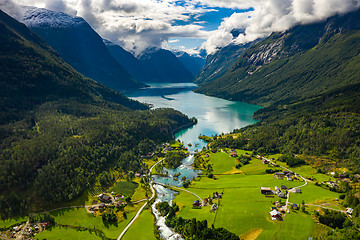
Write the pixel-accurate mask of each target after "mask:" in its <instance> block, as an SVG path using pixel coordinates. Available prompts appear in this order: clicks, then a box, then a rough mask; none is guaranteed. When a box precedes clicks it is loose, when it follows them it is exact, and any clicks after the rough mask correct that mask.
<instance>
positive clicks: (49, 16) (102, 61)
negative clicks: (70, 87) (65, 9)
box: [23, 7, 201, 90]
mask: <svg viewBox="0 0 360 240" xmlns="http://www.w3.org/2000/svg"><path fill="white" fill-rule="evenodd" d="M25 9H26V11H25V16H24V18H23V22H24V23H25V24H26V25H27V26H28V27H29V28H30V29H31V30H33V31H34V32H36V33H37V34H39V35H40V36H41V37H42V38H43V39H44V40H45V41H46V42H47V43H48V44H49V45H50V46H51V47H52V48H54V49H55V50H56V51H57V52H58V53H59V54H60V56H61V57H62V58H63V59H64V60H65V61H66V62H67V63H69V64H70V65H71V66H73V67H74V68H75V69H76V70H77V71H79V72H80V73H82V74H84V75H85V76H87V77H89V78H92V79H94V80H95V81H97V82H99V83H102V84H104V85H106V86H108V87H111V88H113V89H115V90H125V89H129V88H139V87H144V84H141V83H140V82H192V81H193V80H194V75H193V74H192V73H191V72H190V71H189V70H188V69H187V68H185V67H184V65H183V63H182V62H181V61H179V59H177V58H176V57H175V55H174V54H173V53H171V52H170V51H168V50H164V49H148V50H147V51H145V52H144V53H142V54H141V56H140V57H139V59H137V58H136V57H135V56H134V55H132V54H131V53H130V52H128V51H126V50H125V49H123V48H122V47H121V46H119V45H116V44H114V43H112V42H110V41H108V40H103V39H102V38H101V37H100V36H99V34H97V33H96V32H95V31H94V30H93V29H92V28H91V27H90V25H89V24H88V23H87V22H86V21H85V20H84V19H82V18H80V17H74V16H70V15H68V14H65V13H62V12H56V11H51V10H47V9H43V8H35V7H26V8H25ZM189 59H190V60H191V58H190V57H189V58H188V59H187V60H185V61H183V62H184V63H187V62H188V61H189ZM196 64H198V63H196ZM193 65H194V64H192V63H191V64H190V65H189V64H188V65H187V66H193ZM200 68H201V66H200V65H199V64H198V66H197V69H196V70H194V71H198V70H200ZM194 74H195V72H194Z"/></svg>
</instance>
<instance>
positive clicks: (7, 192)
mask: <svg viewBox="0 0 360 240" xmlns="http://www.w3.org/2000/svg"><path fill="white" fill-rule="evenodd" d="M0 29H1V34H0V56H1V61H0V79H1V81H0V217H1V218H2V219H5V218H8V217H11V216H15V215H26V214H28V213H29V212H36V211H40V210H44V209H46V207H47V206H49V205H51V204H53V203H55V204H57V203H62V202H65V201H71V200H73V199H75V198H77V197H79V196H80V195H81V194H82V193H83V192H84V191H85V190H86V189H87V188H89V187H90V186H92V185H93V184H94V183H95V180H96V178H97V177H98V175H100V174H101V173H102V172H104V171H108V170H109V169H110V168H112V169H115V170H118V171H136V170H138V169H139V168H140V167H141V166H142V161H141V160H140V159H141V158H140V156H141V155H143V154H144V153H148V152H151V151H152V150H153V149H154V147H155V145H156V144H158V143H160V142H163V141H168V140H170V139H172V137H173V130H174V129H177V128H179V127H181V126H183V125H186V124H189V123H191V120H190V119H189V118H188V117H187V116H185V115H184V114H182V113H180V112H178V111H175V110H172V109H155V110H150V108H149V106H147V105H146V104H142V103H139V102H137V101H134V100H131V99H129V98H127V97H126V96H124V95H123V94H121V93H119V92H116V91H114V90H111V89H109V88H107V87H105V86H103V85H101V84H99V83H97V82H95V81H93V80H92V79H89V78H86V77H84V76H83V75H81V74H80V73H78V72H76V71H75V70H74V69H73V68H72V67H71V66H70V65H68V64H67V63H66V62H64V60H62V59H61V58H60V57H59V55H58V53H57V52H55V51H54V50H53V49H51V48H50V47H49V46H48V45H47V44H46V43H45V42H44V41H43V40H42V39H41V38H39V36H38V35H36V34H34V33H33V32H31V31H30V30H29V29H28V28H27V27H26V26H25V25H24V24H22V23H19V22H18V21H16V20H15V19H13V18H11V17H10V16H8V15H7V14H5V13H4V12H2V11H1V10H0ZM119 80H121V79H119Z"/></svg>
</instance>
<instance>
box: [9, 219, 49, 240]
mask: <svg viewBox="0 0 360 240" xmlns="http://www.w3.org/2000/svg"><path fill="white" fill-rule="evenodd" d="M50 225H51V223H50V222H37V223H26V224H21V225H18V226H15V227H13V228H12V229H11V231H10V237H11V238H17V239H28V238H30V237H31V236H36V235H37V234H38V233H40V232H42V231H44V230H45V229H46V228H47V227H49V226H50Z"/></svg>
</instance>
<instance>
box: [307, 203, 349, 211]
mask: <svg viewBox="0 0 360 240" xmlns="http://www.w3.org/2000/svg"><path fill="white" fill-rule="evenodd" d="M305 205H306V206H314V207H321V208H326V209H329V210H333V211H338V212H343V213H346V210H340V209H336V208H331V207H326V206H323V205H316V204H305Z"/></svg>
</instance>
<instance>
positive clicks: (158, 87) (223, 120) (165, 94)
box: [127, 83, 261, 151]
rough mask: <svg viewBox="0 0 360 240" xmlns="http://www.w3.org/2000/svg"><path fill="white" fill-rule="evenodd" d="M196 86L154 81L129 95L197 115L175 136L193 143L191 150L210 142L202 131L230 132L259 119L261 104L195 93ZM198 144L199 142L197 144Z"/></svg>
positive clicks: (156, 105)
mask: <svg viewBox="0 0 360 240" xmlns="http://www.w3.org/2000/svg"><path fill="white" fill-rule="evenodd" d="M195 88H196V85H195V84H192V83H167V84H152V85H151V87H150V88H146V89H142V90H138V91H136V92H132V93H129V94H127V95H128V96H129V97H131V98H133V99H136V100H138V101H140V102H146V103H150V104H152V105H153V106H154V107H155V108H158V107H168V108H174V109H176V110H179V111H180V112H182V113H184V114H186V115H188V116H189V117H196V118H197V119H198V123H197V124H196V125H194V126H192V127H190V128H187V129H184V130H182V131H180V132H178V133H176V135H175V138H176V139H180V140H181V141H183V142H184V144H185V145H187V144H189V143H191V144H192V147H190V148H189V150H190V151H194V150H195V148H198V149H201V148H202V147H203V146H205V145H206V144H205V143H204V142H203V141H201V140H199V139H198V136H199V135H200V134H202V135H207V136H212V135H215V134H221V133H229V132H231V131H232V130H233V129H235V128H241V127H245V126H247V125H250V124H253V123H255V122H256V120H254V119H253V118H252V115H253V113H254V112H255V111H256V110H258V109H260V108H261V107H260V106H257V105H253V104H247V103H242V102H234V101H228V100H224V99H220V98H216V97H209V96H206V95H203V94H198V93H194V92H193V91H192V90H193V89H195ZM195 144H199V145H198V146H197V147H195Z"/></svg>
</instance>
